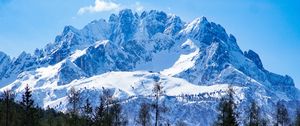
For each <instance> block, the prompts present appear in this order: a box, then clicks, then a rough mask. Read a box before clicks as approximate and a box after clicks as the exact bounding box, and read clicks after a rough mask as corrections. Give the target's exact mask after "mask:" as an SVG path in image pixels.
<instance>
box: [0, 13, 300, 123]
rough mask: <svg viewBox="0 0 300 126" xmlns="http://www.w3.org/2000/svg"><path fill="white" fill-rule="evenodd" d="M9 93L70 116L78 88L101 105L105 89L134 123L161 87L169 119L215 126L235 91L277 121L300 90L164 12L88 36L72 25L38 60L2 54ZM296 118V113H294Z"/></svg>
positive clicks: (89, 29) (98, 26)
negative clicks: (28, 95) (278, 110)
mask: <svg viewBox="0 0 300 126" xmlns="http://www.w3.org/2000/svg"><path fill="white" fill-rule="evenodd" d="M0 68H1V69H0V83H1V85H0V87H2V89H1V91H3V90H6V89H12V90H13V91H15V92H16V97H17V99H20V98H21V95H22V93H23V92H24V87H25V86H26V85H27V84H28V85H29V87H31V89H32V90H33V97H34V99H35V102H36V104H37V105H39V106H40V107H42V108H47V107H48V106H49V107H52V108H55V109H56V110H58V111H66V104H67V102H66V101H67V100H66V98H67V96H66V95H67V93H68V91H69V90H70V89H71V88H72V87H75V88H76V89H77V90H80V92H81V93H82V94H83V95H84V96H85V98H89V99H93V103H92V104H93V106H96V105H98V103H99V95H101V90H103V88H106V89H109V90H110V92H111V94H113V96H114V97H116V98H118V99H120V100H121V101H122V105H123V107H124V108H125V109H124V111H125V112H126V113H127V114H128V116H129V117H130V118H129V124H133V123H134V118H135V117H137V111H138V109H136V108H138V107H139V105H140V103H142V102H151V101H152V100H153V99H152V98H150V97H147V96H149V95H150V94H151V93H152V87H153V84H154V83H156V81H155V80H157V79H159V80H160V82H161V83H162V85H163V87H164V88H163V90H165V96H164V97H163V98H161V99H160V101H161V102H162V103H164V104H166V106H168V108H169V111H168V112H167V113H165V114H164V115H163V116H164V117H165V118H164V120H165V121H167V122H170V123H175V122H176V121H177V120H178V119H181V120H183V121H185V122H186V123H187V124H189V125H210V124H212V123H213V121H214V119H215V118H216V111H215V109H216V105H218V102H219V99H220V98H221V97H222V96H224V95H225V92H226V90H227V87H228V85H233V87H234V90H235V92H236V93H235V100H236V102H237V103H238V110H239V112H240V113H241V116H240V117H239V121H242V118H243V117H244V116H245V113H246V112H245V111H244V110H245V109H246V108H247V107H248V106H249V105H250V101H251V100H253V99H255V100H256V101H257V102H258V105H259V106H261V107H262V110H263V112H264V113H265V114H266V115H267V116H265V118H267V119H268V120H269V121H270V122H272V121H273V118H274V113H275V111H274V107H275V105H276V103H277V101H279V100H283V101H285V103H286V105H288V108H289V111H291V112H293V110H295V108H296V103H297V101H298V100H299V95H300V93H299V90H298V89H297V88H296V87H295V84H294V82H293V79H292V78H291V77H290V76H288V75H285V76H282V75H279V74H275V73H272V72H270V71H268V70H266V69H265V68H264V67H263V63H262V62H261V59H260V57H259V55H258V54H257V53H255V52H254V51H253V50H248V51H244V52H243V51H242V50H241V49H240V48H239V46H238V44H237V41H236V38H235V37H234V36H233V35H231V34H227V33H226V31H225V29H224V28H223V27H222V26H221V25H219V24H216V23H214V22H209V21H208V20H207V19H206V18H205V17H201V18H197V19H195V20H193V21H192V22H184V21H182V20H181V19H180V17H178V16H176V15H171V14H166V13H165V12H162V11H157V10H151V11H144V12H142V13H141V14H138V13H135V12H132V11H131V10H129V9H125V10H121V11H120V12H119V14H112V15H111V16H110V17H109V20H108V21H107V20H104V19H100V20H95V21H92V22H91V23H89V24H87V25H86V26H85V27H84V28H82V29H76V28H74V27H72V26H66V27H65V28H64V29H63V32H62V33H61V34H60V35H58V36H57V37H56V38H55V41H54V42H53V43H49V44H47V45H46V46H45V47H44V48H42V49H36V51H35V52H34V54H28V53H25V52H24V53H22V54H21V55H20V56H19V57H17V58H14V59H11V58H10V57H9V56H7V55H6V54H4V53H0ZM291 115H293V114H291Z"/></svg>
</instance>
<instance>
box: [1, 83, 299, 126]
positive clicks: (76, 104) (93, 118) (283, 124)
mask: <svg viewBox="0 0 300 126" xmlns="http://www.w3.org/2000/svg"><path fill="white" fill-rule="evenodd" d="M152 92H153V94H152V97H153V100H152V102H151V103H142V104H140V107H139V108H137V109H138V111H139V112H138V114H137V117H136V119H134V124H130V125H136V126H169V125H171V122H168V121H164V120H163V117H162V116H163V113H166V112H168V108H167V107H166V106H165V105H163V103H161V102H160V100H159V99H160V98H161V97H162V96H163V95H164V91H163V87H162V85H161V83H160V82H158V81H157V83H155V84H154V87H153V90H152ZM0 96H1V97H0V126H125V125H129V123H128V116H127V115H126V113H125V112H124V111H123V109H122V105H121V104H122V103H121V102H122V101H120V100H119V99H116V98H114V97H113V94H112V92H110V90H108V89H105V88H103V89H102V92H101V95H100V96H99V104H98V105H97V107H92V105H91V100H94V99H88V98H86V97H83V96H82V94H81V93H80V91H77V90H76V89H75V88H71V90H70V92H69V93H68V104H67V111H66V112H65V113H62V112H57V111H55V110H54V109H52V108H49V107H48V108H47V109H46V110H45V109H41V108H39V107H38V106H36V104H35V103H34V101H33V99H32V91H31V90H30V88H29V87H28V86H26V87H25V92H24V94H23V95H22V100H21V101H15V94H14V93H13V92H12V91H10V90H6V91H4V92H2V93H1V95H0ZM276 106H277V108H276V113H275V114H276V115H275V116H273V117H275V122H269V120H268V118H267V117H266V116H265V115H264V113H263V112H262V110H261V108H260V107H259V106H258V105H257V103H256V102H255V100H253V101H252V103H251V105H250V106H249V108H248V109H247V110H245V111H246V112H245V113H246V116H245V117H244V116H243V117H242V118H243V120H239V119H241V118H240V117H239V115H240V113H239V112H238V111H237V104H236V103H235V100H234V90H233V88H232V87H231V86H230V87H229V89H228V91H227V95H226V96H224V97H223V98H221V101H220V103H219V105H218V107H217V112H218V116H217V119H216V120H215V122H214V124H213V125H215V126H238V125H245V126H266V125H275V126H300V109H299V110H298V111H297V113H296V117H295V119H292V120H294V121H292V120H291V119H290V118H289V113H288V110H287V108H286V107H285V105H284V103H283V102H281V101H280V102H278V103H277V105H276ZM178 120H179V121H177V122H172V124H174V123H175V125H176V126H187V124H186V123H185V122H184V121H182V120H180V119H178Z"/></svg>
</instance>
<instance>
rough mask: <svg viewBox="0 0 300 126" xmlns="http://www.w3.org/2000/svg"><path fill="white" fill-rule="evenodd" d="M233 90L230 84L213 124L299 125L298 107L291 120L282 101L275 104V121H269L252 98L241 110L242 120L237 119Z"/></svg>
mask: <svg viewBox="0 0 300 126" xmlns="http://www.w3.org/2000/svg"><path fill="white" fill-rule="evenodd" d="M233 96H234V90H233V88H232V87H231V86H230V87H229V89H228V92H227V95H226V96H225V97H223V98H222V99H221V102H220V103H219V106H218V107H217V110H218V118H217V120H216V122H215V123H214V125H215V126H238V125H242V124H243V125H245V126H270V125H271V126H272V125H274V126H300V109H298V110H297V112H296V114H295V115H296V117H295V119H293V120H294V121H292V120H291V119H290V118H289V117H290V116H289V113H288V110H287V108H286V107H285V104H284V102H283V101H279V102H277V104H276V113H275V116H273V117H275V122H269V121H270V120H268V117H266V115H264V114H265V113H263V112H262V110H261V108H260V107H259V106H258V105H257V102H256V101H255V100H252V102H251V105H250V106H249V108H248V109H246V110H243V111H244V114H246V116H245V117H243V120H238V119H239V112H238V111H237V105H236V103H235V102H234V97H233Z"/></svg>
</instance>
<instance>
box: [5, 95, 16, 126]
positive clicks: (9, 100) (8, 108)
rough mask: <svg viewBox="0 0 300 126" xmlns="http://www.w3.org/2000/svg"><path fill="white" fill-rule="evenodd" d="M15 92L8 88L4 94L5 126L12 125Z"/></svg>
mask: <svg viewBox="0 0 300 126" xmlns="http://www.w3.org/2000/svg"><path fill="white" fill-rule="evenodd" d="M14 96H15V95H14V93H13V92H12V91H11V90H6V91H4V92H3V94H2V100H3V102H4V104H5V105H4V107H3V108H4V109H3V110H4V111H5V112H4V117H5V126H11V124H10V122H12V121H13V120H12V118H13V116H14V115H13V112H12V109H13V107H12V106H13V102H14Z"/></svg>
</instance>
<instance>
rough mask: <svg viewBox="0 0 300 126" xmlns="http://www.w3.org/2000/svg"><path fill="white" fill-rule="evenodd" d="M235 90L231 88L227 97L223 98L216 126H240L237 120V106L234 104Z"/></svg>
mask: <svg viewBox="0 0 300 126" xmlns="http://www.w3.org/2000/svg"><path fill="white" fill-rule="evenodd" d="M233 95H234V90H233V88H232V87H231V86H229V89H228V92H227V96H225V97H223V98H221V101H220V103H219V106H218V108H217V109H218V111H219V115H218V119H217V121H216V122H215V125H216V126H238V122H237V120H236V118H237V116H238V114H237V113H236V112H235V109H236V104H235V103H234V98H233Z"/></svg>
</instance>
